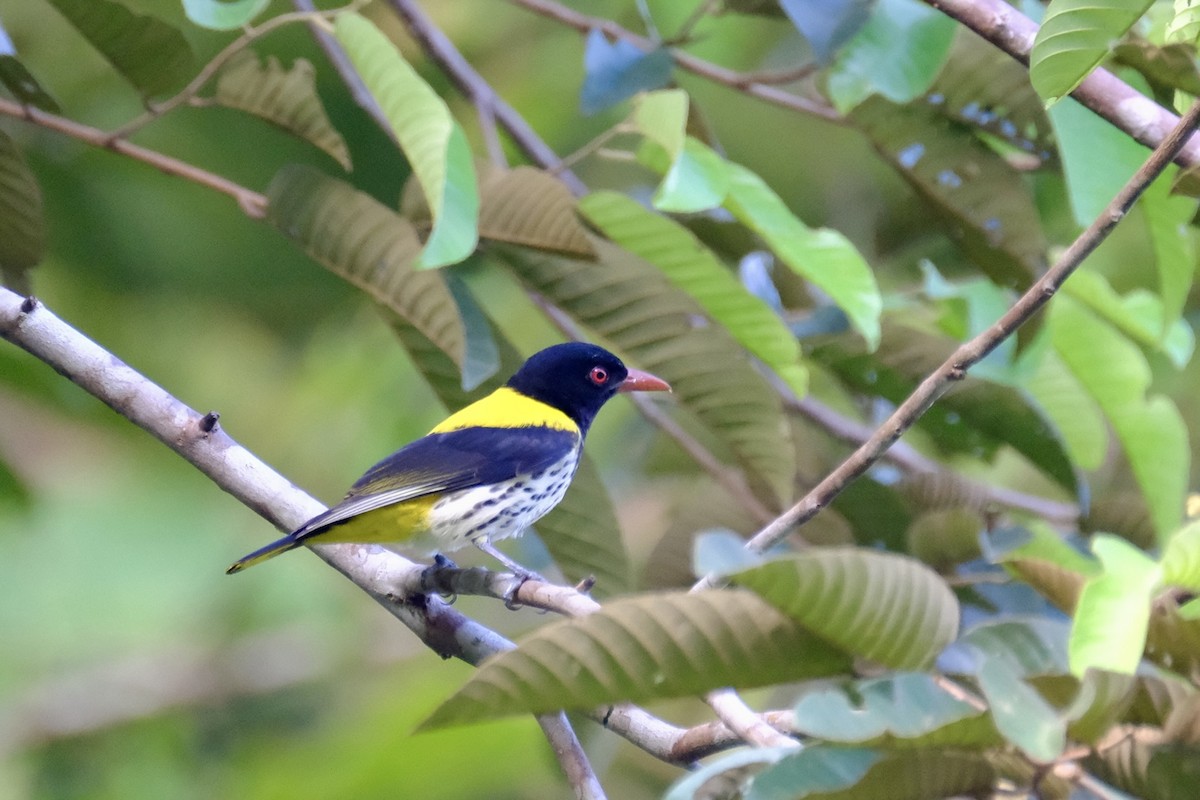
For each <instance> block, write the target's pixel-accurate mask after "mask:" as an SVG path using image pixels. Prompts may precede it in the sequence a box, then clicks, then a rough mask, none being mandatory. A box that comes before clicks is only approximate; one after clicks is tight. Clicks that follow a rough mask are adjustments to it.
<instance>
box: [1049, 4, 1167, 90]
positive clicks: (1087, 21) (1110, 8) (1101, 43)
mask: <svg viewBox="0 0 1200 800" xmlns="http://www.w3.org/2000/svg"><path fill="white" fill-rule="evenodd" d="M1152 2H1153V0H1051V3H1050V5H1049V6H1048V7H1047V8H1046V15H1045V17H1043V18H1042V25H1041V27H1040V28H1039V29H1038V32H1037V36H1036V37H1034V40H1033V49H1032V50H1031V51H1030V53H1029V78H1030V80H1031V81H1032V82H1033V88H1034V89H1036V90H1037V93H1038V94H1039V95H1041V96H1042V98H1043V99H1044V100H1045V101H1046V105H1051V104H1053V103H1056V102H1058V101H1059V100H1060V99H1061V98H1062V97H1064V96H1065V95H1068V94H1070V93H1071V92H1073V91H1074V90H1075V87H1076V86H1078V85H1079V84H1080V83H1082V82H1083V79H1084V78H1086V77H1087V76H1088V73H1090V72H1091V71H1092V70H1093V69H1095V68H1096V67H1097V66H1099V64H1100V62H1101V61H1103V60H1104V58H1105V56H1107V55H1108V52H1109V48H1111V47H1112V45H1113V42H1114V41H1115V40H1116V39H1119V38H1120V37H1121V36H1122V35H1123V34H1124V33H1126V32H1127V31H1128V30H1129V29H1130V28H1131V27H1133V24H1134V23H1135V22H1137V21H1138V19H1139V18H1140V17H1141V16H1142V14H1143V13H1145V11H1146V9H1147V8H1149V7H1150V5H1151V3H1152Z"/></svg>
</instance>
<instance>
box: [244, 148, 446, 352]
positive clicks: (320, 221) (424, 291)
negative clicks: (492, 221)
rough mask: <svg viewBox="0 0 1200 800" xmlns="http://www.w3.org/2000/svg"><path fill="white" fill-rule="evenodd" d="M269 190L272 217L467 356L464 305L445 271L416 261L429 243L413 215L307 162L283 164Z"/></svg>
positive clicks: (308, 248)
mask: <svg viewBox="0 0 1200 800" xmlns="http://www.w3.org/2000/svg"><path fill="white" fill-rule="evenodd" d="M267 197H268V198H269V199H270V206H269V208H268V211H267V219H268V220H269V221H270V222H271V223H272V224H273V225H275V227H277V228H278V229H279V230H280V231H282V232H283V234H284V235H286V236H288V237H289V238H291V239H294V240H296V241H297V242H298V243H299V244H300V245H301V247H303V248H304V251H305V252H306V253H308V255H309V256H310V257H311V258H312V259H313V260H315V261H317V262H318V263H319V264H321V265H322V266H324V267H326V268H327V269H328V270H330V271H331V272H333V273H334V274H335V275H338V276H340V277H341V278H343V279H345V280H346V281H348V282H349V283H351V284H353V285H354V286H357V287H358V288H360V289H362V290H363V291H365V292H367V294H369V295H370V296H371V297H372V298H374V299H375V300H376V301H377V302H379V303H381V304H383V305H384V306H387V307H388V308H389V309H391V310H392V311H394V312H396V313H397V314H399V315H400V316H401V317H403V318H404V319H405V320H407V321H408V322H410V323H411V324H412V325H413V326H414V327H416V328H417V330H419V331H420V332H421V333H422V334H423V335H425V336H426V337H428V338H429V339H430V340H432V341H433V342H434V343H435V344H436V345H437V346H438V348H440V349H441V350H442V352H444V353H446V355H448V356H449V357H450V358H451V359H452V360H453V361H454V363H455V364H461V363H462V360H463V354H464V348H465V334H464V331H463V323H462V320H461V319H460V317H459V313H458V305H457V304H456V303H455V302H454V298H453V297H452V296H451V294H450V290H449V289H447V288H446V282H445V281H444V280H443V279H442V276H441V275H439V274H437V273H435V272H420V271H417V270H415V269H414V266H415V264H416V262H417V258H418V256H419V254H420V249H421V243H420V240H419V239H417V233H416V230H415V229H414V228H413V227H412V225H411V224H410V223H409V222H408V221H407V220H405V219H404V218H403V217H401V216H400V215H398V214H397V213H396V212H394V211H392V210H391V209H389V208H387V207H385V206H384V205H382V204H381V203H379V202H378V201H377V200H375V199H374V198H372V197H370V196H368V195H366V194H363V193H362V192H360V191H358V190H356V189H355V188H354V187H352V186H351V185H350V184H348V183H345V182H344V181H340V180H337V179H336V178H330V177H328V176H326V175H322V174H321V173H319V172H317V171H316V170H313V169H311V168H309V167H303V166H299V165H292V166H287V167H284V168H283V169H281V170H280V171H279V172H278V173H277V174H276V175H275V178H274V179H273V180H272V181H271V185H270V187H268V189H267Z"/></svg>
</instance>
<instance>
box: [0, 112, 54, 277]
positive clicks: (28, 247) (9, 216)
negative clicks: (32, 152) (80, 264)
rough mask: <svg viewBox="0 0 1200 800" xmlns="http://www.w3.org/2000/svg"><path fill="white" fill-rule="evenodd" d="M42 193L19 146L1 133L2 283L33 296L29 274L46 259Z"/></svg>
mask: <svg viewBox="0 0 1200 800" xmlns="http://www.w3.org/2000/svg"><path fill="white" fill-rule="evenodd" d="M45 246H46V222H45V219H44V218H43V216H42V190H41V188H40V187H39V186H38V182H37V178H36V177H34V174H33V172H32V171H30V169H29V165H28V164H26V163H25V157H24V156H23V155H21V151H20V149H19V148H18V147H17V143H16V142H14V141H13V140H12V139H11V138H9V136H8V134H6V133H4V131H0V280H2V282H3V283H4V284H5V285H6V286H9V287H11V288H12V289H14V290H15V291H17V292H20V293H21V294H28V293H29V285H28V281H27V280H26V275H25V273H26V271H28V270H29V269H30V268H31V267H33V266H34V265H36V264H37V263H38V262H39V261H41V260H42V252H43V250H44V249H45Z"/></svg>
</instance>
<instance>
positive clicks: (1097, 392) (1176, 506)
mask: <svg viewBox="0 0 1200 800" xmlns="http://www.w3.org/2000/svg"><path fill="white" fill-rule="evenodd" d="M1048 327H1049V329H1050V332H1051V338H1052V341H1053V343H1054V347H1055V349H1056V350H1057V351H1058V354H1059V356H1060V357H1061V358H1062V359H1063V361H1064V362H1065V363H1066V364H1067V366H1068V368H1069V369H1070V370H1071V372H1072V373H1074V375H1075V377H1076V378H1078V379H1079V381H1080V383H1082V384H1083V385H1084V387H1086V389H1087V390H1088V392H1089V394H1091V396H1092V397H1093V398H1094V399H1095V401H1096V403H1097V405H1098V406H1099V407H1100V409H1101V410H1102V411H1103V412H1104V415H1105V417H1107V418H1108V420H1109V422H1110V423H1111V424H1112V427H1113V429H1114V430H1115V431H1116V434H1117V438H1118V439H1119V440H1120V441H1121V445H1122V447H1123V448H1124V450H1125V455H1126V458H1127V459H1128V460H1129V463H1130V466H1131V468H1132V469H1133V474H1134V477H1135V478H1136V479H1137V482H1138V486H1139V487H1140V488H1141V490H1142V494H1143V495H1144V496H1145V498H1146V503H1147V505H1148V506H1149V508H1150V514H1151V517H1152V518H1153V519H1154V527H1155V531H1156V532H1157V535H1158V536H1159V537H1160V541H1162V540H1163V539H1164V538H1165V537H1166V536H1167V534H1168V533H1170V532H1171V531H1172V530H1174V529H1175V528H1176V527H1177V526H1178V524H1179V519H1180V516H1181V514H1182V510H1183V502H1184V497H1185V495H1186V493H1187V475H1188V469H1189V461H1190V455H1189V451H1188V449H1187V427H1186V425H1185V424H1184V422H1183V419H1182V418H1181V417H1180V414H1179V411H1178V410H1177V409H1176V408H1175V406H1174V404H1172V403H1171V401H1170V400H1168V399H1167V398H1165V397H1162V396H1156V397H1150V398H1147V397H1146V391H1147V390H1148V388H1149V386H1150V367H1149V365H1148V364H1147V362H1146V358H1145V356H1144V355H1142V353H1141V351H1140V350H1138V348H1137V347H1136V346H1135V345H1133V344H1132V343H1131V342H1130V341H1129V340H1128V339H1126V338H1125V337H1124V336H1122V335H1121V334H1119V333H1118V332H1116V331H1114V330H1113V329H1112V328H1111V327H1110V326H1109V325H1108V324H1106V323H1104V322H1102V321H1100V320H1098V319H1097V318H1096V317H1095V316H1094V315H1092V314H1091V313H1090V312H1088V311H1087V310H1086V309H1084V308H1083V307H1082V306H1081V305H1080V304H1079V303H1077V302H1075V301H1074V300H1073V298H1071V297H1067V296H1062V297H1059V298H1058V299H1057V300H1056V302H1055V304H1054V306H1053V308H1052V309H1051V311H1050V319H1049V322H1048Z"/></svg>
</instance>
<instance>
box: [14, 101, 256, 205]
mask: <svg viewBox="0 0 1200 800" xmlns="http://www.w3.org/2000/svg"><path fill="white" fill-rule="evenodd" d="M0 114H4V115H7V116H10V117H14V118H16V119H23V120H25V121H27V122H30V123H32V124H34V125H38V126H40V127H43V128H46V129H47V130H52V131H56V132H58V133H61V134H64V135H66V136H70V137H71V138H73V139H78V140H79V141H81V142H86V143H87V144H90V145H93V146H95V147H100V148H103V149H107V150H111V151H113V152H114V153H119V154H121V155H123V156H128V157H129V158H132V159H136V160H137V161H141V162H142V163H143V164H149V165H150V166H152V167H154V168H155V169H157V170H159V171H161V172H165V173H167V174H168V175H175V176H177V177H180V178H186V179H187V180H189V181H192V182H193V183H197V184H199V185H201V186H207V187H208V188H210V189H215V190H216V191H218V192H221V193H222V194H227V195H229V196H230V197H232V198H233V199H234V200H236V201H237V204H238V207H239V208H241V209H242V211H243V213H245V214H246V216H248V217H252V218H253V219H261V218H262V217H263V216H265V215H266V211H267V198H266V197H264V196H263V195H262V194H260V193H259V192H256V191H253V190H252V189H247V188H246V187H245V186H242V185H240V184H237V183H234V182H233V181H231V180H229V179H228V178H224V177H222V176H220V175H217V174H216V173H213V172H209V171H207V170H204V169H200V168H199V167H196V166H193V165H192V164H189V163H187V162H186V161H180V160H179V159H177V158H172V157H171V156H168V155H164V154H162V153H159V152H157V151H154V150H151V149H149V148H146V147H141V146H139V145H136V144H133V143H132V142H128V141H125V140H124V139H115V140H114V139H111V138H110V137H109V134H107V133H105V132H104V131H102V130H100V129H99V128H93V127H91V126H90V125H84V124H82V123H79V122H75V121H73V120H69V119H67V118H65V117H60V116H58V115H56V114H48V113H46V112H45V111H41V110H40V109H37V108H33V107H32V106H22V105H19V104H17V103H14V102H12V101H10V100H5V99H4V98H0Z"/></svg>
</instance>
